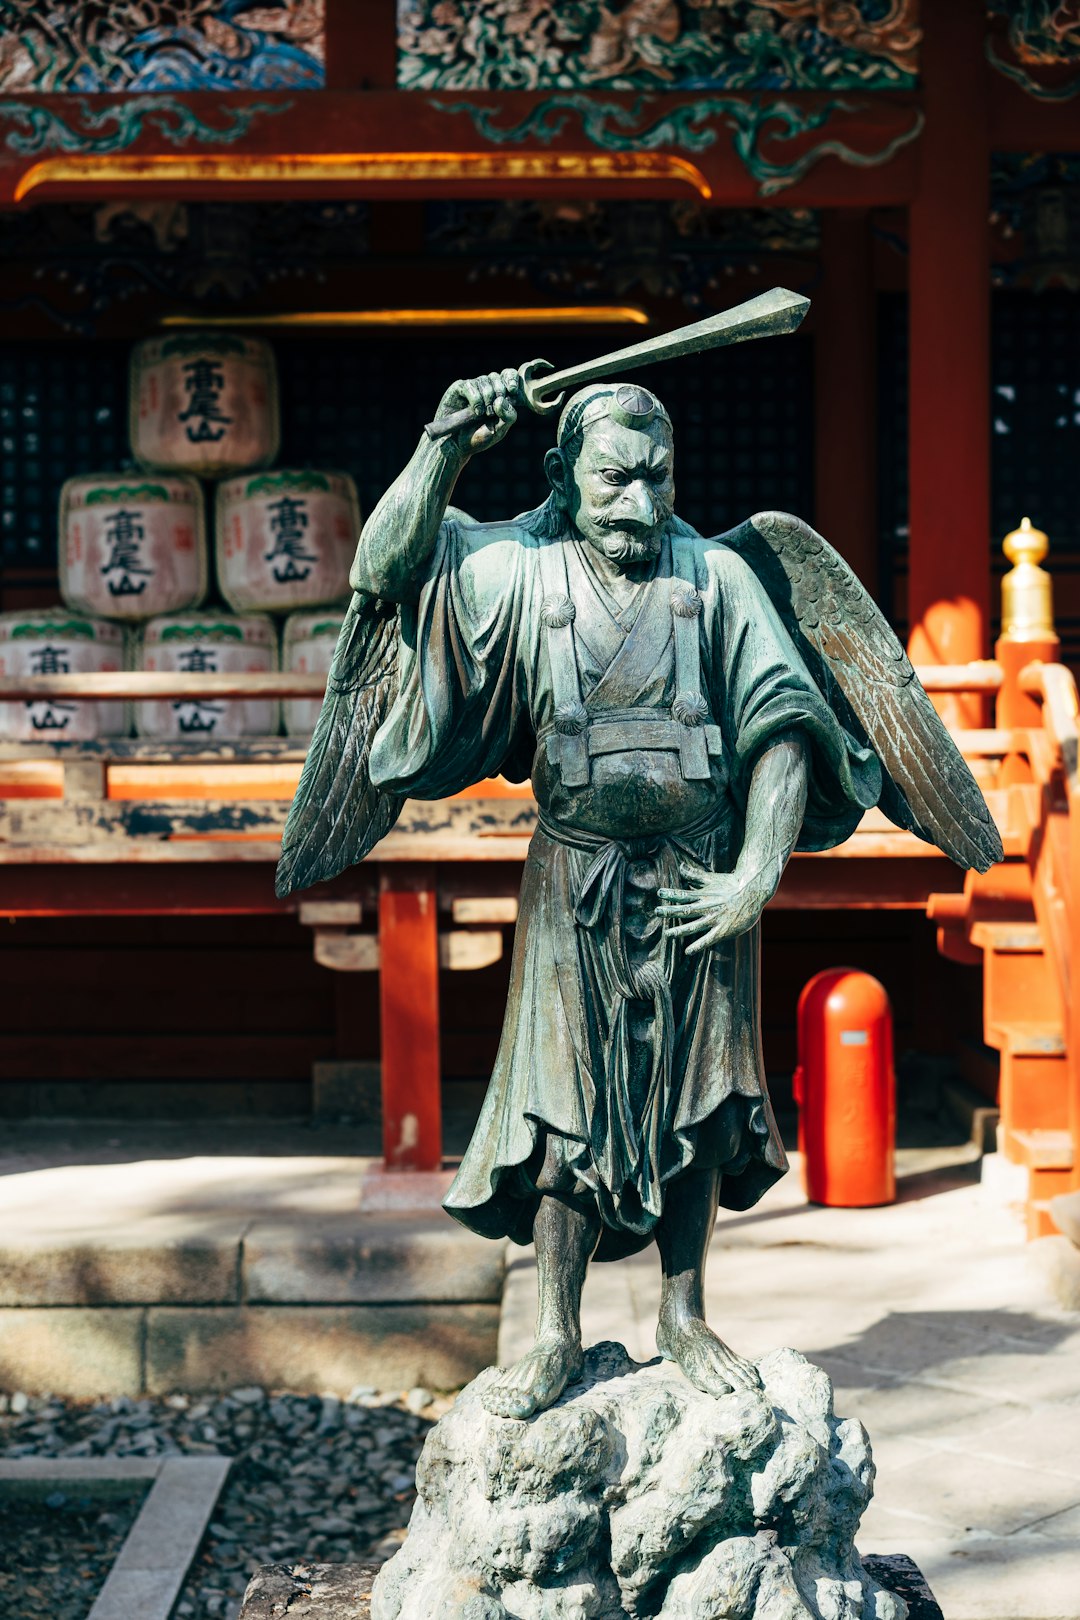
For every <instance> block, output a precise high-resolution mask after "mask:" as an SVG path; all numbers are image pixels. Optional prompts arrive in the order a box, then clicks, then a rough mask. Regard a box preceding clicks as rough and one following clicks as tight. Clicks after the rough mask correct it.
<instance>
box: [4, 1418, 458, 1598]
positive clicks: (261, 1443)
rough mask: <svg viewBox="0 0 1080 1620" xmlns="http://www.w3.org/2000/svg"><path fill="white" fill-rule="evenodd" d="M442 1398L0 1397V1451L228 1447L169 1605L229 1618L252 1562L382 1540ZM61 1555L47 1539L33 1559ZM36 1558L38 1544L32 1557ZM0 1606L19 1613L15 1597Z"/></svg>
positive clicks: (353, 1548)
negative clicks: (192, 1553) (198, 1540)
mask: <svg viewBox="0 0 1080 1620" xmlns="http://www.w3.org/2000/svg"><path fill="white" fill-rule="evenodd" d="M451 1399H452V1397H438V1398H436V1397H433V1396H432V1395H431V1393H430V1392H429V1391H428V1390H423V1389H413V1390H410V1391H409V1392H408V1393H407V1394H406V1395H402V1396H397V1395H391V1394H387V1393H386V1392H380V1391H378V1390H374V1389H369V1388H358V1389H355V1390H353V1392H352V1394H351V1395H350V1396H349V1398H348V1400H339V1399H338V1398H337V1397H336V1396H333V1395H324V1396H319V1395H290V1394H277V1393H268V1392H266V1391H265V1390H262V1389H254V1388H252V1389H236V1390H233V1391H232V1392H231V1393H230V1394H228V1395H221V1396H204V1397H200V1396H187V1395H170V1396H168V1397H166V1398H165V1399H163V1400H149V1399H148V1400H139V1401H136V1400H132V1399H130V1398H129V1397H127V1396H120V1397H118V1398H117V1399H115V1400H111V1401H105V1402H100V1403H97V1404H91V1403H87V1402H79V1401H67V1400H61V1399H60V1398H59V1397H56V1396H47V1395H43V1396H29V1397H28V1396H26V1395H12V1396H10V1397H9V1396H2V1395H0V1454H3V1455H6V1456H8V1457H29V1456H38V1457H157V1456H164V1455H184V1454H186V1455H189V1456H208V1455H213V1454H220V1455H222V1456H226V1457H233V1458H235V1459H236V1460H235V1462H234V1463H233V1466H232V1469H231V1470H230V1473H229V1478H228V1481H227V1483H226V1486H225V1489H224V1491H223V1492H222V1494H221V1496H220V1498H219V1499H218V1505H217V1508H216V1510H215V1513H214V1516H213V1519H212V1520H211V1523H210V1528H209V1530H208V1532H207V1535H206V1537H205V1539H204V1542H203V1545H202V1547H201V1548H200V1550H199V1554H198V1557H197V1558H196V1560H195V1562H194V1564H193V1565H192V1568H191V1573H190V1574H189V1576H188V1579H187V1583H186V1585H185V1587H184V1590H183V1592H182V1594H181V1597H180V1602H179V1603H178V1605H177V1608H176V1610H175V1614H176V1616H177V1617H178V1620H232V1617H233V1616H235V1615H236V1614H237V1613H238V1611H239V1607H240V1598H241V1597H242V1595H243V1591H244V1588H245V1586H246V1585H247V1581H248V1577H249V1576H250V1575H251V1573H252V1571H253V1570H254V1569H255V1568H256V1567H257V1566H258V1565H259V1564H267V1563H273V1562H276V1561H282V1562H284V1561H291V1560H294V1559H313V1560H318V1561H319V1562H321V1563H328V1564H338V1563H350V1562H353V1561H355V1560H357V1559H361V1558H385V1557H389V1555H390V1554H391V1553H392V1552H394V1551H395V1549H396V1548H397V1546H398V1545H399V1543H400V1541H401V1539H402V1536H403V1534H404V1527H405V1525H406V1523H407V1522H408V1518H409V1514H410V1512H411V1511H412V1504H413V1496H414V1490H413V1470H414V1467H415V1464H416V1458H417V1456H418V1455H419V1452H420V1448H421V1446H422V1445H423V1443H424V1438H425V1436H426V1434H427V1431H428V1429H429V1428H430V1427H431V1425H432V1423H434V1422H435V1420H436V1418H438V1417H440V1416H441V1415H442V1413H443V1412H444V1411H445V1410H446V1409H447V1407H448V1406H449V1405H450V1401H451ZM115 1508H116V1505H115V1504H110V1511H115ZM69 1555H70V1548H69V1550H68V1551H65V1552H63V1553H60V1552H59V1543H58V1544H57V1553H56V1555H54V1549H53V1548H52V1547H50V1548H49V1549H48V1555H47V1562H48V1564H49V1565H51V1564H53V1563H54V1562H55V1561H56V1556H62V1557H64V1558H67V1557H68V1556H69ZM35 1562H36V1560H35V1559H34V1558H33V1556H31V1558H28V1559H24V1560H23V1572H22V1574H21V1576H20V1579H22V1580H32V1583H33V1584H39V1583H38V1582H37V1580H36V1575H35V1574H34V1569H33V1566H34V1563H35ZM45 1563H46V1559H45V1557H44V1556H43V1558H42V1560H41V1568H44V1567H45ZM87 1590H88V1588H87ZM2 1595H3V1589H2V1588H0V1596H2ZM0 1607H2V1608H3V1611H4V1612H5V1613H8V1614H13V1613H17V1612H24V1611H21V1610H20V1609H19V1606H18V1605H17V1604H11V1603H3V1604H0ZM88 1607H89V1603H88V1602H87V1603H86V1607H85V1608H83V1609H82V1610H79V1609H78V1608H72V1609H67V1610H65V1611H63V1615H62V1616H61V1615H60V1611H56V1613H57V1620H81V1616H82V1615H84V1614H85V1612H86V1608H88ZM25 1612H26V1613H27V1614H31V1613H33V1612H34V1611H31V1610H28V1609H27V1610H25ZM43 1612H44V1611H43ZM50 1620H52V1616H51V1614H50Z"/></svg>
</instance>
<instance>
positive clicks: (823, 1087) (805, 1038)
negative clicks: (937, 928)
mask: <svg viewBox="0 0 1080 1620" xmlns="http://www.w3.org/2000/svg"><path fill="white" fill-rule="evenodd" d="M794 1091H795V1101H796V1103H797V1104H798V1107H799V1152H800V1153H801V1154H802V1156H803V1161H802V1162H803V1185H804V1187H805V1189H806V1196H807V1198H808V1199H809V1200H810V1202H811V1203H812V1204H834V1205H839V1206H841V1207H843V1208H858V1207H861V1206H863V1205H866V1204H891V1203H892V1202H893V1201H894V1200H895V1198H896V1172H895V1168H894V1165H893V1152H894V1149H895V1145H896V1074H895V1071H894V1069H893V1036H892V1009H891V1007H890V1006H889V998H888V995H887V994H886V992H885V989H884V987H883V986H882V985H880V984H879V983H878V981H877V980H876V979H875V978H872V977H871V976H870V974H869V973H857V972H856V971H855V970H854V969H853V968H829V969H828V970H827V971H826V972H824V973H817V974H815V975H814V977H813V978H812V979H811V980H810V982H809V983H808V984H807V985H806V986H805V987H804V989H803V992H802V995H801V996H800V997H799V1066H798V1068H797V1069H796V1071H795V1082H794Z"/></svg>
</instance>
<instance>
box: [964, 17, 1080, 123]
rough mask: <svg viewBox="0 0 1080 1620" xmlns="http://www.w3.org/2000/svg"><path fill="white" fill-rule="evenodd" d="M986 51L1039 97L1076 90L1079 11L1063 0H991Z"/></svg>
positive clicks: (1067, 95)
mask: <svg viewBox="0 0 1080 1620" xmlns="http://www.w3.org/2000/svg"><path fill="white" fill-rule="evenodd" d="M987 10H988V12H989V14H990V29H989V32H988V34H987V39H986V55H987V59H988V60H989V62H990V63H991V65H992V66H993V67H994V68H996V69H997V71H998V73H1001V74H1003V75H1004V77H1005V78H1007V79H1009V80H1011V82H1012V83H1013V84H1017V85H1019V86H1020V88H1021V90H1023V91H1024V92H1025V93H1026V94H1027V95H1029V96H1032V97H1034V98H1035V99H1036V100H1037V101H1071V100H1072V98H1073V97H1074V96H1078V95H1080V11H1078V10H1077V8H1076V6H1075V5H1063V4H1062V3H1061V0H989V3H988V6H987Z"/></svg>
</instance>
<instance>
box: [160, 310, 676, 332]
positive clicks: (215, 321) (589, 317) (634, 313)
mask: <svg viewBox="0 0 1080 1620" xmlns="http://www.w3.org/2000/svg"><path fill="white" fill-rule="evenodd" d="M160 324H161V325H162V326H170V327H171V326H193V327H199V328H201V327H206V326H227V327H229V328H230V329H232V328H233V327H237V326H285V327H290V326H299V327H305V326H331V327H343V326H434V327H438V328H440V329H441V328H443V327H447V326H648V324H649V316H648V314H647V313H646V311H645V310H643V309H642V308H641V307H640V305H637V304H566V305H564V306H562V307H555V308H548V307H547V306H545V305H540V304H536V305H507V306H506V307H505V308H500V307H499V305H497V304H492V305H484V306H481V307H480V308H476V309H451V308H447V309H337V310H314V309H303V310H286V311H281V312H272V313H269V314H265V315H258V314H255V315H182V314H174V315H163V316H162V317H161V321H160Z"/></svg>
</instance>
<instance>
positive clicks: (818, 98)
mask: <svg viewBox="0 0 1080 1620" xmlns="http://www.w3.org/2000/svg"><path fill="white" fill-rule="evenodd" d="M350 38H352V40H353V46H354V47H355V48H356V51H358V52H359V54H356V51H354V55H353V56H352V58H351V65H348V63H347V62H346V59H344V58H343V61H342V65H341V73H342V74H343V76H344V78H345V79H347V80H348V79H354V78H355V77H356V75H357V74H358V73H361V72H362V65H361V63H362V51H359V43H360V36H359V35H355V36H353V35H350ZM385 58H386V48H385V42H384V44H383V45H382V46H381V47H380V51H379V52H378V53H376V56H373V57H372V58H371V62H370V70H371V71H370V74H368V75H365V77H368V78H369V82H374V81H376V80H381V79H383V78H384V77H385V74H386V71H387V63H386V60H385ZM334 82H335V85H336V84H338V83H339V82H340V81H339V78H338V69H335V70H334ZM558 97H559V92H557V91H535V92H533V91H514V92H505V93H504V92H502V91H499V92H485V91H467V92H442V93H438V94H432V95H428V94H427V93H425V92H420V91H398V90H389V89H375V88H373V89H370V90H357V89H344V88H333V89H327V90H324V91H288V92H260V93H259V94H257V95H256V94H250V95H248V94H245V95H235V96H232V95H230V96H229V97H227V98H225V97H222V96H219V95H216V94H212V93H209V92H198V93H191V94H187V95H177V96H174V97H172V98H170V99H171V101H172V102H174V103H175V104H177V105H178V106H183V107H185V108H189V109H190V110H191V111H192V112H193V113H194V114H195V115H196V116H197V117H198V118H199V120H200V121H201V122H202V124H203V125H205V126H207V127H209V129H211V130H213V129H220V130H221V131H222V136H223V138H222V140H220V141H217V142H215V141H214V140H213V138H212V137H207V138H204V139H203V140H201V141H200V142H199V143H198V144H190V143H189V144H188V145H186V146H185V145H178V144H174V143H172V142H170V141H169V140H168V139H166V138H165V137H164V136H163V135H162V133H161V130H160V128H158V127H157V126H156V125H155V124H153V123H149V122H147V123H145V124H144V126H143V128H142V130H141V132H140V133H139V135H138V137H137V138H136V139H135V140H133V141H131V142H130V143H129V144H127V145H123V146H121V145H120V143H119V139H118V141H117V149H116V150H114V151H101V150H93V149H91V145H90V138H91V136H92V135H93V134H94V133H95V132H94V131H93V130H91V129H86V128H84V127H83V126H82V125H81V124H80V108H81V106H82V105H83V104H84V101H85V102H86V103H88V104H89V103H93V104H94V106H95V110H98V103H104V102H108V104H109V106H110V107H113V106H115V107H117V108H119V107H120V106H121V105H122V103H123V100H124V98H123V97H119V96H109V97H88V98H75V97H69V96H57V95H53V96H25V97H20V98H19V102H20V110H21V111H23V112H24V113H25V115H27V116H29V115H30V114H32V113H34V112H35V111H37V112H40V113H42V114H44V115H45V116H47V117H54V118H57V119H59V120H60V121H61V122H62V124H63V125H64V127H65V130H66V131H67V138H66V144H65V147H64V149H63V150H60V149H59V148H58V147H55V146H54V147H50V148H48V149H43V150H42V151H40V152H35V153H20V152H18V151H17V150H15V149H14V148H13V147H12V146H11V144H10V143H8V144H6V145H5V142H4V136H5V135H7V134H8V133H15V134H18V133H19V131H20V129H21V127H22V126H21V125H18V124H12V123H11V117H10V115H9V117H8V118H7V119H5V118H4V117H0V207H2V206H5V205H8V206H10V204H11V203H13V202H15V203H17V202H20V201H25V200H29V199H31V198H32V199H33V200H35V201H43V200H45V199H46V198H48V199H50V200H61V199H72V200H74V199H86V200H92V199H93V198H94V197H95V196H102V197H105V196H108V197H123V198H126V197H133V196H155V197H157V196H162V195H168V196H175V197H192V198H203V199H205V198H221V199H228V198H232V197H237V198H241V197H250V198H260V197H274V196H280V197H285V196H306V197H313V196H326V197H339V196H340V197H376V198H383V197H385V198H394V197H401V198H425V197H436V196H451V197H459V196H496V197H504V196H507V195H513V196H552V197H556V196H566V195H582V196H589V197H598V198H604V197H615V198H618V197H623V196H654V197H656V196H659V197H687V196H694V195H698V196H701V197H703V198H706V199H708V200H710V201H712V202H713V203H715V204H718V205H721V206H726V207H748V206H753V205H757V206H760V205H762V204H763V203H765V204H768V203H770V202H771V203H776V204H781V205H784V206H787V207H817V206H820V207H842V206H848V205H851V206H855V205H861V206H863V207H870V206H877V205H881V206H889V205H892V206H896V205H901V204H903V203H905V202H906V201H907V200H908V199H909V198H910V197H911V195H912V193H913V190H914V187H915V183H916V173H917V150H918V140H917V138H916V134H917V126H918V123H919V118H920V103H919V98H918V97H917V96H914V95H894V94H889V95H882V94H876V95H862V96H860V95H857V94H855V93H845V94H844V95H843V96H841V97H837V96H834V95H832V93H831V92H826V91H813V92H811V91H802V92H793V93H791V94H785V95H784V96H782V97H777V101H778V102H782V103H783V104H784V106H785V107H788V108H794V109H796V110H797V112H806V113H809V114H811V115H813V114H814V113H816V112H817V111H819V110H825V111H827V112H828V117H827V118H826V119H824V120H823V121H822V122H821V123H820V125H818V127H816V128H812V129H807V130H806V131H804V132H803V133H800V134H797V135H790V134H789V133H788V131H787V130H786V128H785V126H784V124H783V123H782V122H781V121H778V120H775V119H774V120H772V121H771V122H770V123H769V124H768V125H767V126H765V127H763V128H761V129H760V130H759V131H758V132H757V134H756V135H754V136H750V137H748V138H749V139H750V141H751V144H752V145H754V144H755V143H756V150H757V151H758V152H759V153H760V155H761V156H762V157H763V158H764V159H765V160H766V161H767V162H768V163H769V164H772V165H777V166H779V170H781V171H782V170H783V168H785V167H788V166H790V165H791V164H792V163H793V162H796V161H797V160H800V159H803V158H805V157H807V156H808V154H811V153H815V152H820V153H823V154H824V153H825V152H826V150H828V152H829V153H831V154H833V155H821V156H815V157H814V158H813V160H812V161H811V162H809V163H808V166H807V169H806V173H805V176H803V177H802V178H800V179H799V180H798V181H797V183H795V184H791V185H788V184H786V183H784V177H783V174H782V173H779V179H780V182H781V189H779V190H777V191H774V192H772V193H771V194H769V193H767V192H766V191H764V190H763V189H762V177H761V176H758V177H757V178H755V176H754V175H753V174H752V173H751V172H750V170H749V169H748V167H747V164H746V163H744V162H743V160H742V158H740V156H739V154H738V152H737V151H736V147H735V140H736V136H737V135H738V134H739V131H738V130H737V129H736V123H737V121H742V122H745V117H746V113H745V112H744V109H746V110H747V111H749V110H750V109H753V108H755V107H757V106H760V105H761V98H760V97H756V96H753V95H750V94H740V93H731V94H723V95H721V94H718V93H715V92H714V93H711V94H703V93H701V92H696V91H677V92H663V93H645V94H642V93H640V92H607V91H605V92H603V93H602V94H600V93H598V94H597V95H596V97H595V100H596V103H597V105H598V106H600V107H601V108H603V109H607V110H606V111H602V113H601V120H602V121H603V119H605V118H606V120H607V124H608V130H607V132H606V135H602V136H601V137H600V138H599V139H597V138H594V137H590V136H589V135H587V134H586V132H585V128H584V126H583V123H582V120H581V116H580V113H579V112H577V111H575V110H574V108H573V107H570V108H569V109H567V108H562V109H560V108H559V107H558V105H557V101H558ZM252 103H255V104H257V105H258V107H259V109H260V110H259V111H258V112H257V113H255V114H254V115H253V116H252V119H251V123H250V127H249V128H248V129H247V130H246V131H245V132H244V133H243V135H241V136H240V137H238V138H232V135H233V130H232V126H231V121H232V120H234V119H235V118H236V117H237V116H238V115H242V114H243V112H244V109H245V108H246V107H247V106H248V105H249V104H252ZM553 103H556V105H552V104H553ZM839 103H842V104H843V105H842V106H841V105H839ZM462 105H466V106H467V107H468V108H471V109H475V113H474V112H470V111H454V110H449V109H452V108H454V107H458V106H462ZM686 107H690V108H692V109H693V112H692V114H691V115H690V123H689V125H688V127H687V131H686V137H685V138H684V137H683V135H681V134H678V133H677V134H676V135H675V136H674V137H673V138H671V139H669V140H667V141H666V142H665V143H664V144H662V145H655V146H654V145H653V144H652V138H654V136H655V133H656V132H658V131H660V130H661V129H663V128H665V127H666V128H668V129H672V128H675V124H673V122H672V120H676V121H677V120H678V117H679V114H680V109H683V108H686ZM702 107H705V108H706V110H709V109H711V118H707V119H706V120H705V122H704V123H702V121H701V117H700V109H701V108H702ZM612 108H615V109H617V110H616V111H612V110H610V109H612ZM620 112H626V113H632V116H631V119H630V122H629V124H627V122H626V121H625V120H623V121H619V119H620ZM477 115H479V121H478V117H477ZM736 115H737V117H736ZM485 117H486V118H489V119H490V120H491V129H492V131H493V133H492V134H490V135H486V134H485V133H484V130H483V127H482V120H483V118H485ZM553 120H554V121H555V122H558V121H560V120H561V128H559V130H558V132H557V133H556V132H555V129H554V123H553ZM518 129H520V130H521V131H522V133H521V135H520V136H515V137H514V138H513V139H507V138H506V132H507V131H515V130H518ZM703 131H704V133H705V134H706V135H710V134H711V135H712V136H713V137H714V138H713V139H712V141H711V143H709V142H706V143H705V144H701V140H700V138H701V135H702V133H703ZM635 136H638V137H640V139H635ZM80 137H85V141H83V140H81V139H80ZM99 139H100V136H99ZM838 143H839V144H840V145H842V146H843V147H844V148H845V149H847V150H849V151H850V152H851V153H852V154H853V160H852V161H849V162H845V161H843V160H842V158H841V157H839V156H836V155H835V154H836V152H837V150H838ZM889 152H892V153H893V155H892V157H891V158H890V159H889V160H888V161H882V159H883V158H884V157H885V155H886V154H888V153H889ZM358 159H361V160H363V161H361V162H359V163H358V161H357V160H358ZM382 159H387V160H389V159H393V160H394V161H393V162H392V163H390V164H389V167H388V166H387V163H385V162H375V160H382ZM260 160H262V162H261V167H260ZM317 160H321V161H317ZM372 164H374V167H373V166H372ZM776 177H777V176H776V175H774V176H773V178H776Z"/></svg>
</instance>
